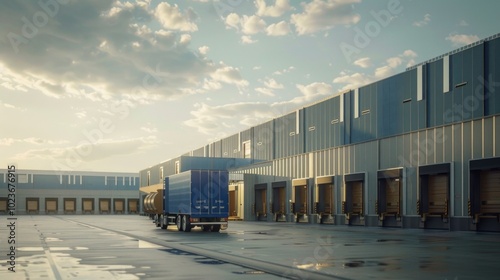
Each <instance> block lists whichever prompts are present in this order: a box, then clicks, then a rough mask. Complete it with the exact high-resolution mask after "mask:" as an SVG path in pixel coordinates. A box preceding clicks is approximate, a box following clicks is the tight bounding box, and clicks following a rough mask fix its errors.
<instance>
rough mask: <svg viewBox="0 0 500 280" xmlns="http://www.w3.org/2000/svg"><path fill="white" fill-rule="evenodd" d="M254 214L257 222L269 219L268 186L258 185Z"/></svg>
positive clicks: (256, 186)
mask: <svg viewBox="0 0 500 280" xmlns="http://www.w3.org/2000/svg"><path fill="white" fill-rule="evenodd" d="M254 189H255V204H254V214H255V218H256V219H257V221H265V220H266V219H267V184H256V185H255V187H254Z"/></svg>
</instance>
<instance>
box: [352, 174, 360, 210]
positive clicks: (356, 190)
mask: <svg viewBox="0 0 500 280" xmlns="http://www.w3.org/2000/svg"><path fill="white" fill-rule="evenodd" d="M351 192H352V196H351V197H352V213H356V214H363V182H360V181H357V182H351Z"/></svg>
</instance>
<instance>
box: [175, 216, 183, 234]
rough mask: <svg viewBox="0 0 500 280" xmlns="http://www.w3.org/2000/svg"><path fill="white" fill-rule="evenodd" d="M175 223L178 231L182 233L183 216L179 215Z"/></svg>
mask: <svg viewBox="0 0 500 280" xmlns="http://www.w3.org/2000/svg"><path fill="white" fill-rule="evenodd" d="M175 223H176V224H177V230H179V231H182V216H181V215H177V218H175Z"/></svg>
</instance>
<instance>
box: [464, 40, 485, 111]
mask: <svg viewBox="0 0 500 280" xmlns="http://www.w3.org/2000/svg"><path fill="white" fill-rule="evenodd" d="M471 70H472V72H471V76H470V84H471V87H470V91H471V95H470V98H471V101H472V104H469V102H468V100H467V99H466V100H465V101H466V102H465V106H466V108H467V109H469V110H472V111H473V113H472V118H479V117H483V116H484V88H483V86H482V83H481V80H480V77H484V43H483V44H480V45H478V46H475V47H474V48H473V49H472V68H471Z"/></svg>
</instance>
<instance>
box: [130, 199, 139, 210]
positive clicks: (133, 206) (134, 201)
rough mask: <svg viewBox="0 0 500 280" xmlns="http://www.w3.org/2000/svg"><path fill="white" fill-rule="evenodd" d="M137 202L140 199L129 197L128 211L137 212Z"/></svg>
mask: <svg viewBox="0 0 500 280" xmlns="http://www.w3.org/2000/svg"><path fill="white" fill-rule="evenodd" d="M137 204H138V200H137V199H129V200H128V212H129V213H137V208H138V207H137Z"/></svg>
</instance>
